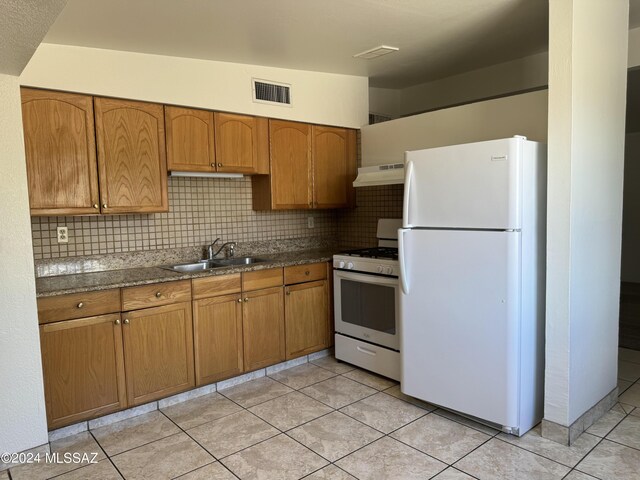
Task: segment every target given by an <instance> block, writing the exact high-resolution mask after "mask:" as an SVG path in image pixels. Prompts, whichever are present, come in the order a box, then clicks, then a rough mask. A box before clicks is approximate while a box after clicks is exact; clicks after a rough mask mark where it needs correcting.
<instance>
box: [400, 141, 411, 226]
mask: <svg viewBox="0 0 640 480" xmlns="http://www.w3.org/2000/svg"><path fill="white" fill-rule="evenodd" d="M405 158H406V153H405ZM412 183H413V162H412V161H411V160H407V161H406V165H405V179H404V202H403V205H402V226H403V227H411V224H410V223H409V220H410V219H409V202H410V201H411V184H412Z"/></svg>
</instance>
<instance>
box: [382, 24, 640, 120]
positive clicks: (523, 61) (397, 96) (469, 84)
mask: <svg viewBox="0 0 640 480" xmlns="http://www.w3.org/2000/svg"><path fill="white" fill-rule="evenodd" d="M548 59H549V54H548V52H542V53H538V54H535V55H530V56H528V57H524V58H519V59H516V60H512V61H510V62H504V63H500V64H497V65H491V66H489V67H485V68H480V69H477V70H472V71H470V72H466V73H461V74H459V75H454V76H451V77H447V78H443V79H440V80H434V81H431V82H426V83H421V84H418V85H413V86H411V87H407V88H404V89H390V88H374V87H371V88H370V89H369V103H370V111H371V112H375V113H387V114H388V115H390V116H392V117H394V118H396V117H400V116H406V115H412V114H415V113H419V112H424V111H427V110H434V109H436V108H442V107H449V106H451V105H457V104H461V103H466V102H472V101H477V100H482V99H486V98H491V97H495V96H500V95H509V94H513V93H518V92H522V91H526V90H531V89H537V88H541V87H544V86H546V85H547V84H548ZM627 63H628V66H629V68H631V67H636V66H639V65H640V27H637V28H634V29H632V30H629V54H628V60H627ZM374 106H375V108H376V110H374V109H373V108H374Z"/></svg>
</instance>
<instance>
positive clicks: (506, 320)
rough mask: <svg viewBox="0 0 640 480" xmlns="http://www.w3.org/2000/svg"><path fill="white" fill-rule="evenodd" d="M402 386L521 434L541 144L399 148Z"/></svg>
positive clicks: (532, 386) (540, 345) (539, 215)
mask: <svg viewBox="0 0 640 480" xmlns="http://www.w3.org/2000/svg"><path fill="white" fill-rule="evenodd" d="M405 170H406V179H405V192H404V205H403V219H402V220H403V226H402V228H401V229H400V231H399V233H398V240H399V262H400V283H401V286H402V289H401V290H402V292H401V295H400V318H401V323H400V325H401V344H400V354H401V358H402V375H401V389H402V391H403V392H404V393H406V394H408V395H411V396H413V397H417V398H420V399H422V400H425V401H428V402H431V403H433V404H436V405H440V406H442V407H445V408H448V409H451V410H455V411H457V412H460V413H462V414H465V415H468V416H472V417H476V418H478V419H481V420H483V421H485V422H488V423H491V424H494V425H498V426H500V427H501V428H502V430H503V431H505V432H507V433H512V434H515V435H522V434H524V433H525V432H526V431H528V430H529V429H531V428H532V427H533V426H534V425H536V424H537V423H538V422H539V421H540V420H541V419H542V413H543V412H542V400H543V375H544V295H545V283H544V282H545V268H544V265H545V221H546V214H545V212H546V148H545V146H544V145H543V144H539V143H536V142H531V141H527V140H526V138H524V137H514V138H509V139H502V140H493V141H488V142H480V143H469V144H465V145H455V146H450V147H441V148H433V149H428V150H420V151H413V152H407V153H406V166H405Z"/></svg>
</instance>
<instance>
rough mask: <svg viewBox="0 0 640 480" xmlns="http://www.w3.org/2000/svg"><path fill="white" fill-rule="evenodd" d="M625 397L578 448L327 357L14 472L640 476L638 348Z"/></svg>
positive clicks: (186, 479) (72, 443)
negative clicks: (57, 460) (442, 405)
mask: <svg viewBox="0 0 640 480" xmlns="http://www.w3.org/2000/svg"><path fill="white" fill-rule="evenodd" d="M619 386H620V399H619V401H620V403H618V404H616V405H615V406H614V407H613V408H612V409H611V411H609V412H608V413H607V414H606V415H605V416H604V417H602V418H601V419H600V420H599V421H598V422H597V423H596V424H594V425H593V426H591V428H589V429H588V431H587V432H585V433H584V434H583V435H582V436H581V437H580V438H579V439H578V441H577V442H576V443H575V444H574V445H572V446H571V447H565V446H561V445H559V444H557V443H554V442H551V441H550V440H547V439H545V438H542V437H541V436H540V429H539V427H537V428H534V429H533V430H532V431H531V432H529V433H527V434H526V435H525V436H523V437H522V438H517V437H513V436H510V435H506V434H503V433H500V432H498V431H497V430H495V429H493V428H490V427H487V426H485V425H481V424H478V423H476V422H474V421H471V420H469V419H466V418H463V417H460V416H458V415H456V414H453V413H451V412H447V411H444V410H441V409H437V408H436V407H434V406H433V405H430V404H428V403H425V402H421V401H418V400H416V399H413V398H411V397H407V396H406V395H403V394H402V392H401V391H400V389H399V386H398V385H397V383H396V382H393V381H391V380H388V379H386V378H381V377H378V376H376V375H372V374H370V373H368V372H365V371H363V370H360V369H357V368H354V367H353V366H351V365H348V364H344V363H338V362H337V361H336V360H335V359H333V358H331V357H325V358H321V359H318V360H315V361H313V362H312V363H307V364H303V365H300V366H296V367H293V368H290V369H288V370H282V371H279V372H277V373H273V374H272V375H269V376H267V377H264V378H259V379H256V380H251V381H249V382H246V383H243V384H240V385H236V386H233V387H230V388H228V389H225V390H221V391H219V392H217V393H212V394H209V395H205V396H203V397H198V398H195V399H192V400H188V401H186V402H183V403H179V404H176V405H172V406H169V407H166V408H163V409H161V410H159V411H154V412H150V413H145V414H143V415H139V416H137V417H134V418H130V419H127V420H124V421H121V422H118V423H114V424H111V425H107V426H104V427H100V428H96V429H94V430H91V431H90V432H83V433H80V434H78V435H74V436H72V437H67V438H64V439H60V440H57V441H55V442H52V444H51V449H52V451H55V452H61V453H63V452H94V451H95V452H97V453H98V454H99V455H98V457H97V459H98V460H99V462H98V463H96V464H92V465H88V466H87V465H49V464H37V465H23V466H17V467H14V468H12V469H11V470H10V471H9V475H7V472H0V480H15V479H23V478H24V479H48V478H56V479H60V480H71V479H78V480H79V479H84V480H86V479H99V480H110V479H122V478H126V479H147V478H148V479H154V480H158V479H173V478H180V479H182V480H231V479H236V478H240V479H257V480H288V479H291V480H295V479H300V478H305V479H309V480H322V479H324V480H353V479H359V480H374V479H375V480H377V479H380V480H383V479H402V480H411V479H420V480H422V479H429V478H433V479H435V480H469V479H474V478H475V479H481V480H483V479H514V480H529V479H531V480H545V479H549V480H555V479H558V480H560V479H565V480H594V479H596V480H610V479H611V480H613V479H615V480H639V479H640V352H634V351H631V350H624V349H620V382H619Z"/></svg>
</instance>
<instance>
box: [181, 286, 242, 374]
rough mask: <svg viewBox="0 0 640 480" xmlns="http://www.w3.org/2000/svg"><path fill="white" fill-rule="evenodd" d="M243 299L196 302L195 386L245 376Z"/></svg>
mask: <svg viewBox="0 0 640 480" xmlns="http://www.w3.org/2000/svg"><path fill="white" fill-rule="evenodd" d="M241 298H242V297H241V296H240V295H226V296H222V297H212V298H206V299H203V300H196V301H194V302H193V330H194V334H195V356H196V385H198V386H200V385H206V384H208V383H213V382H216V381H218V380H223V379H225V378H229V377H233V376H234V375H239V374H241V373H242V369H243V349H242V305H241V304H242V300H241Z"/></svg>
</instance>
